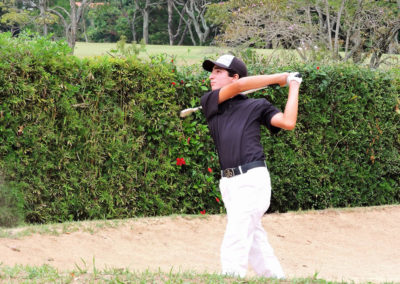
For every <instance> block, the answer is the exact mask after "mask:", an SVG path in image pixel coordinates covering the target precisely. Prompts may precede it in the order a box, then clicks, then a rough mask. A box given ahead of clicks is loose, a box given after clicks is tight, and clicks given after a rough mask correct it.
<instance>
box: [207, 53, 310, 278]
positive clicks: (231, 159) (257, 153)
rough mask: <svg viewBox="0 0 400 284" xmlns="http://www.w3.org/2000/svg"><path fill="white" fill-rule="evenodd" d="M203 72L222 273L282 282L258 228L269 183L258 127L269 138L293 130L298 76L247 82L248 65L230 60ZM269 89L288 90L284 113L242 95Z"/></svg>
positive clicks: (251, 78) (209, 62) (223, 59)
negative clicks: (222, 212)
mask: <svg viewBox="0 0 400 284" xmlns="http://www.w3.org/2000/svg"><path fill="white" fill-rule="evenodd" d="M203 68H204V69H205V70H207V71H209V72H211V74H210V76H209V79H210V83H211V91H210V92H207V93H205V94H204V95H203V96H202V97H201V106H202V111H203V113H204V115H205V116H206V119H207V123H208V127H209V130H210V133H211V136H212V137H213V140H214V143H215V144H216V148H217V151H218V156H219V162H220V165H221V180H220V183H219V187H220V190H221V195H222V199H223V201H224V205H225V208H226V211H227V219H228V222H227V226H226V231H225V236H224V239H223V242H222V245H221V262H222V273H223V274H227V275H233V276H239V277H245V276H246V273H247V267H248V264H250V265H251V266H252V268H253V269H254V271H255V272H256V273H257V275H259V276H264V277H273V278H280V279H281V278H284V277H285V276H284V272H283V270H282V267H281V265H280V263H279V261H278V259H277V257H276V256H275V254H274V251H273V249H272V247H271V246H270V244H269V242H268V239H267V234H266V232H265V231H264V229H263V227H262V224H261V218H262V216H263V215H264V213H265V212H266V211H267V209H268V207H269V204H270V199H271V183H270V177H269V172H268V169H267V166H266V163H265V155H264V152H263V148H262V146H261V143H260V137H261V128H260V126H261V125H264V126H266V127H267V129H269V131H270V132H272V133H277V132H278V131H279V130H280V129H286V130H292V129H294V127H295V124H296V120H297V108H298V94H299V88H300V83H301V81H302V79H301V76H300V74H299V73H281V74H273V75H257V76H249V77H248V76H247V68H246V65H245V64H244V63H243V61H242V60H240V59H239V58H237V57H235V56H233V55H223V56H221V57H219V58H218V59H217V60H216V61H212V60H205V61H204V62H203ZM273 84H279V85H280V86H281V87H283V86H286V85H288V86H289V95H288V100H287V103H286V106H285V109H284V112H281V111H280V110H278V109H277V108H276V107H274V106H273V105H272V104H271V103H270V102H268V101H267V100H266V99H251V98H248V97H247V96H245V95H242V94H241V92H244V91H247V90H250V89H257V88H261V87H266V86H267V85H273Z"/></svg>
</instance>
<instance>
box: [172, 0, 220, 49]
mask: <svg viewBox="0 0 400 284" xmlns="http://www.w3.org/2000/svg"><path fill="white" fill-rule="evenodd" d="M174 3H176V4H177V5H179V6H181V7H183V9H182V10H181V11H179V9H175V10H176V11H177V12H178V14H179V15H180V17H181V20H183V21H184V22H185V24H186V28H187V29H188V30H189V34H190V38H191V39H192V43H193V45H197V40H198V42H199V45H203V44H204V43H205V41H206V39H207V37H208V36H209V35H210V30H211V26H210V24H209V23H208V22H207V20H206V17H205V14H206V11H207V7H208V5H210V4H211V3H212V1H211V0H174ZM192 26H193V27H194V31H195V32H196V35H197V40H196V37H195V35H194V33H193V31H192Z"/></svg>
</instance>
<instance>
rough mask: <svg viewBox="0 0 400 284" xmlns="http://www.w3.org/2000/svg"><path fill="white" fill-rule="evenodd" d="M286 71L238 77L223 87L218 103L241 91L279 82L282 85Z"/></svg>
mask: <svg viewBox="0 0 400 284" xmlns="http://www.w3.org/2000/svg"><path fill="white" fill-rule="evenodd" d="M287 76H288V73H279V74H272V75H257V76H249V77H244V78H240V79H239V80H237V81H236V82H234V83H232V84H229V85H227V86H225V87H223V88H222V89H221V91H220V93H219V101H218V102H219V103H222V102H224V101H226V100H227V99H230V98H232V97H234V96H236V95H237V94H240V93H241V92H244V91H247V90H251V89H257V88H262V87H266V86H268V85H274V84H279V85H280V86H284V85H285V84H286V78H287Z"/></svg>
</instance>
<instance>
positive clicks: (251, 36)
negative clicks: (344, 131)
mask: <svg viewBox="0 0 400 284" xmlns="http://www.w3.org/2000/svg"><path fill="white" fill-rule="evenodd" d="M398 5H399V3H398V1H397V2H396V3H395V2H394V1H373V0H314V1H313V0H296V1H294V0H283V1H277V0H230V1H227V2H224V3H220V4H213V5H211V6H210V8H209V10H208V13H207V18H208V19H209V20H211V21H212V22H213V23H214V24H216V25H218V27H219V29H220V31H221V33H220V35H219V36H218V37H217V38H216V41H217V43H219V44H225V45H231V46H238V45H241V46H256V47H261V48H275V47H284V48H296V50H297V51H298V53H299V55H300V56H301V57H302V58H303V59H304V60H308V59H309V56H310V55H311V56H312V55H313V54H316V52H314V51H315V49H316V48H318V50H325V51H326V53H325V54H326V55H328V56H329V57H330V58H331V59H334V60H342V61H346V60H350V59H351V60H353V62H355V63H361V62H364V59H365V58H366V57H368V56H370V55H372V56H371V60H372V61H371V62H370V66H371V67H377V66H379V64H381V63H382V62H383V61H382V60H380V58H381V57H382V55H383V54H384V53H385V52H388V50H389V47H390V46H391V44H393V43H394V42H395V41H396V38H397V37H398V34H399V8H398Z"/></svg>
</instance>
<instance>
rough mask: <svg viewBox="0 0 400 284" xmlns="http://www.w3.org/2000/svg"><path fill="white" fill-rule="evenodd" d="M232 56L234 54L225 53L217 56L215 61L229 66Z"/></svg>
mask: <svg viewBox="0 0 400 284" xmlns="http://www.w3.org/2000/svg"><path fill="white" fill-rule="evenodd" d="M233 58H235V56H233V55H230V54H225V55H222V56H221V57H220V58H218V60H217V62H218V63H220V64H223V65H225V66H226V67H228V68H229V67H230V66H231V63H232V60H233Z"/></svg>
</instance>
